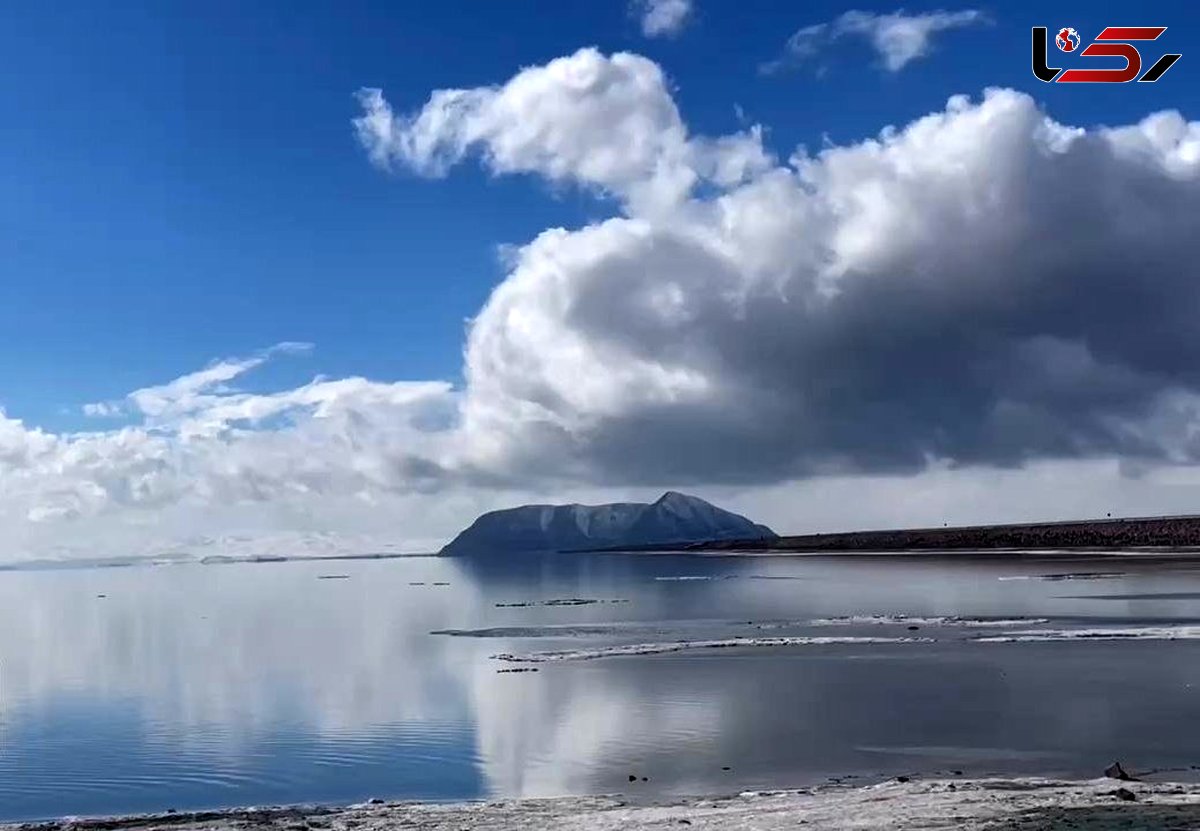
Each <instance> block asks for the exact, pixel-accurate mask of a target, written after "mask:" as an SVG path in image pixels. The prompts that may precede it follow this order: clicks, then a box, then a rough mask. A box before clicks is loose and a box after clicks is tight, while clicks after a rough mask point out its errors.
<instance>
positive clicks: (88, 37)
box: [0, 0, 1200, 429]
mask: <svg viewBox="0 0 1200 831" xmlns="http://www.w3.org/2000/svg"><path fill="white" fill-rule="evenodd" d="M855 7H856V8H861V9H865V10H876V11H891V10H893V9H894V8H895V6H894V5H892V4H873V3H859V4H856V5H855ZM247 8H248V7H247V6H246V4H243V3H231V2H212V3H207V4H202V5H201V6H197V5H196V4H171V3H167V4H155V5H154V7H153V10H152V8H151V7H146V8H134V7H133V4H126V3H119V4H118V3H64V4H54V5H53V6H48V5H46V4H34V3H19V4H13V5H10V6H9V7H8V8H7V9H6V11H5V13H4V25H3V26H0V51H2V53H3V54H4V55H5V56H6V61H5V63H6V68H7V71H6V72H5V73H4V74H3V75H2V76H0V97H2V98H3V100H4V101H5V104H6V107H5V110H6V112H7V113H8V114H9V121H8V125H7V126H6V128H5V129H4V130H3V131H0V186H2V187H3V190H4V192H5V194H6V198H5V199H4V200H3V203H2V204H0V261H2V262H3V263H4V266H3V267H4V271H5V294H4V302H3V303H2V304H0V402H2V403H3V406H4V407H5V408H6V410H7V411H8V413H9V415H10V416H14V417H20V418H23V419H25V420H26V421H27V422H29V423H33V424H39V425H45V426H47V427H49V428H53V429H75V428H79V427H81V426H82V425H83V420H82V419H81V418H80V417H79V415H78V407H79V405H81V404H82V403H84V402H88V401H95V400H103V399H110V398H114V397H119V396H121V395H123V394H124V393H126V392H128V391H129V390H132V389H134V388H137V387H141V386H146V385H149V384H152V383H157V382H161V381H165V380H167V379H169V378H173V377H175V376H177V375H181V374H183V373H184V372H187V371H190V370H192V369H195V368H198V367H200V366H203V365H204V364H206V363H207V362H208V361H210V360H212V359H214V358H218V357H222V356H226V355H240V354H247V353H250V352H252V351H254V350H256V349H259V348H262V347H265V346H269V345H270V344H272V343H276V342H279V341H285V340H291V341H307V342H312V343H313V344H315V347H316V348H315V350H314V351H313V353H312V354H311V355H310V356H308V357H299V358H289V359H287V360H281V361H275V362H273V363H272V364H271V365H270V366H268V367H265V368H263V369H262V370H260V371H259V374H258V375H256V376H254V377H251V378H248V379H247V380H246V382H245V383H246V384H247V385H249V386H251V387H253V386H254V385H255V384H256V383H261V384H267V385H269V384H272V383H292V382H299V381H302V380H304V379H306V378H308V377H311V376H312V375H315V374H317V373H324V374H328V375H331V376H334V377H340V376H345V375H352V374H361V375H366V376H368V377H371V378H381V379H389V380H390V379H397V380H398V379H435V378H436V379H447V380H451V381H454V382H456V383H458V382H459V381H460V373H461V365H462V348H463V334H464V325H463V321H464V319H465V318H468V317H470V316H472V315H474V314H475V313H476V312H477V311H478V310H479V308H480V307H481V305H482V304H483V302H484V300H485V299H486V297H487V296H488V293H489V292H490V290H491V289H492V288H493V287H494V286H495V285H496V284H497V283H498V282H499V281H500V280H501V279H502V278H503V276H504V272H503V269H502V267H501V266H500V264H499V263H498V261H497V257H496V247H497V246H498V245H500V244H503V243H522V242H525V241H528V240H529V239H531V238H532V237H533V236H534V235H536V234H537V233H538V232H539V231H540V230H541V229H543V228H546V227H549V226H554V225H566V226H567V227H571V226H572V225H576V224H580V223H582V222H584V221H586V220H587V219H589V218H594V217H597V216H603V215H605V214H606V213H607V210H606V208H605V207H604V206H603V205H600V204H597V200H596V199H595V198H593V197H590V196H588V195H586V194H583V193H581V192H579V191H578V190H572V189H570V188H565V189H564V188H559V189H555V190H554V191H552V190H551V189H550V188H548V187H547V186H546V185H545V184H544V183H542V182H540V181H538V180H536V179H532V178H530V177H515V178H503V177H494V176H489V175H488V174H487V173H485V172H482V171H481V170H479V169H478V167H477V166H475V165H472V164H468V165H463V166H461V167H459V168H457V169H456V170H454V171H453V172H452V173H451V175H450V176H448V177H447V178H446V179H444V180H439V181H432V182H431V181H428V180H425V179H422V178H420V177H417V176H414V175H411V174H405V173H400V174H399V175H395V176H387V175H383V174H381V173H380V171H378V170H376V169H374V168H373V167H371V166H370V165H369V164H366V163H365V161H364V158H363V154H362V152H361V149H360V148H359V147H358V146H357V144H356V142H355V140H354V137H353V133H352V130H351V125H350V121H351V119H352V118H353V117H354V116H355V115H356V114H357V109H358V108H357V105H356V103H355V101H354V98H353V93H354V92H355V91H356V90H357V89H358V88H360V87H362V86H377V87H381V88H382V89H383V90H384V92H385V94H386V96H387V98H388V100H389V101H390V102H391V103H392V105H393V106H394V107H396V108H397V110H399V111H411V110H415V109H417V108H419V107H420V106H421V105H422V104H423V103H424V102H425V100H426V98H427V97H428V95H429V93H430V91H431V90H433V89H437V88H444V87H473V86H479V85H486V84H491V83H499V82H502V81H503V80H504V79H506V78H508V77H509V76H511V74H512V73H513V72H514V71H516V69H517V68H519V67H522V66H528V65H536V64H542V63H545V62H546V61H548V60H550V59H552V58H554V57H557V56H560V55H564V54H569V53H571V52H573V51H574V50H575V49H576V48H578V47H580V46H584V45H595V46H598V47H599V48H600V49H601V51H603V52H612V51H618V50H628V51H633V52H637V53H640V54H643V55H646V56H647V57H649V58H651V59H653V60H654V61H656V62H657V63H658V64H660V65H661V66H662V67H663V69H664V71H665V72H666V73H667V75H668V77H669V78H670V80H671V82H673V84H674V85H675V90H674V95H675V98H676V101H677V103H678V105H679V107H680V109H681V111H682V113H683V116H684V118H685V119H686V121H687V122H688V123H689V126H690V127H691V128H692V130H693V131H695V132H700V133H707V134H714V135H716V134H723V133H728V132H732V131H734V130H736V129H738V127H739V122H738V119H737V116H736V115H735V105H736V106H738V107H740V108H741V109H742V111H743V112H744V113H745V117H746V118H747V119H749V120H750V121H753V122H758V123H762V124H763V125H766V126H767V127H768V129H769V132H768V135H767V144H768V146H769V147H771V148H772V149H774V150H776V151H777V152H779V153H781V154H783V155H786V154H787V152H788V151H789V149H790V148H792V147H793V146H794V145H796V144H800V143H804V144H807V145H808V146H809V147H819V146H820V144H821V142H822V140H823V138H824V137H826V136H828V137H829V139H831V140H832V141H833V142H835V143H844V142H850V141H855V140H858V139H861V138H864V137H867V136H870V135H873V134H875V133H876V132H877V131H878V130H879V129H880V127H882V126H883V125H885V124H903V123H905V122H907V121H909V120H911V119H913V118H915V117H917V116H919V115H922V114H924V113H927V112H930V111H933V110H937V109H940V108H941V107H942V106H943V105H944V103H945V100H946V99H947V98H948V97H949V96H950V95H952V94H955V93H962V92H965V93H970V94H978V93H979V92H980V91H981V90H982V89H983V88H984V87H986V86H994V85H999V86H1008V87H1012V88H1015V89H1019V90H1026V91H1028V92H1030V93H1031V94H1033V95H1034V96H1035V97H1036V98H1037V100H1038V101H1039V102H1042V103H1044V105H1045V106H1046V107H1047V108H1048V109H1049V110H1050V111H1051V112H1052V113H1053V115H1054V116H1055V117H1056V118H1057V119H1059V120H1060V121H1063V122H1065V123H1069V124H1080V125H1092V124H1098V123H1126V122H1130V121H1134V120H1136V119H1137V118H1140V117H1141V116H1142V115H1144V114H1145V113H1147V112H1150V111H1153V110H1156V109H1161V108H1165V107H1173V108H1179V109H1181V110H1182V111H1183V112H1184V114H1185V115H1195V111H1196V104H1197V97H1196V96H1197V92H1196V90H1197V89H1198V85H1197V84H1196V83H1195V82H1194V75H1193V72H1194V70H1193V68H1192V66H1193V61H1200V39H1198V38H1197V24H1198V23H1200V9H1198V8H1197V7H1196V6H1195V5H1194V4H1188V3H1178V4H1170V5H1169V4H1162V5H1159V6H1157V7H1156V10H1155V11H1154V13H1153V14H1150V13H1149V12H1143V11H1137V10H1136V9H1137V7H1135V6H1134V5H1131V4H1121V3H1094V2H1088V3H1073V4H1071V3H1062V4H1057V5H1056V6H1055V7H1054V8H1053V11H1046V10H1045V9H1046V7H1045V5H1044V4H1031V3H1025V4H1017V3H1011V4H1010V3H1006V4H1003V5H999V6H997V5H992V6H990V7H989V6H982V7H980V8H981V9H982V10H983V11H984V12H985V13H986V14H987V15H988V16H989V17H990V18H991V21H992V22H991V23H990V24H988V25H980V26H972V27H967V28H963V29H960V30H956V31H953V32H948V33H941V35H940V36H938V37H937V38H936V39H935V41H934V44H933V51H932V53H931V54H930V55H928V56H927V57H925V58H922V59H919V60H916V61H914V62H913V63H911V64H910V65H908V66H907V67H905V68H904V70H903V71H901V72H898V73H888V72H885V71H881V69H880V67H879V65H878V64H879V62H878V58H877V56H876V55H874V53H873V52H872V51H871V50H870V49H869V48H867V47H866V45H865V44H864V43H862V42H860V41H853V42H852V41H849V40H847V41H844V42H841V43H839V44H837V45H836V46H835V48H832V49H831V50H830V51H829V53H828V55H827V56H826V57H825V58H824V59H823V64H824V65H827V66H828V71H826V72H825V73H824V74H822V75H820V76H819V77H818V75H817V73H816V72H814V71H813V69H814V67H813V66H811V65H810V66H804V67H799V68H796V69H795V70H794V71H789V72H786V73H779V74H775V75H771V76H765V77H764V76H763V75H761V74H760V73H759V72H758V66H759V65H760V64H761V63H762V62H764V61H768V60H771V59H772V58H774V57H777V56H778V55H779V54H780V52H781V50H782V48H783V45H784V42H785V41H786V40H787V38H788V36H789V35H790V34H791V33H792V32H794V31H795V30H797V29H798V28H800V27H802V26H806V25H810V24H813V23H820V22H823V21H828V20H831V19H833V18H835V17H837V16H838V15H839V14H841V13H842V12H843V11H845V10H846V9H847V6H845V5H844V4H835V3H818V2H813V3H803V4H785V3H774V2H753V0H750V1H748V2H738V3H727V2H703V0H699V2H698V3H697V6H696V8H695V10H694V13H693V17H692V19H691V20H690V21H689V23H688V25H687V26H686V27H685V28H684V29H683V30H682V31H681V32H680V33H679V34H678V35H677V36H675V37H673V38H659V39H648V38H646V37H644V36H643V35H642V33H641V31H640V29H639V25H638V21H637V19H636V17H635V16H634V15H632V14H630V12H629V9H628V8H627V7H626V6H625V5H624V4H622V3H620V2H604V3H597V2H586V3H583V2H577V3H558V2H553V3H552V2H537V3H535V2H529V3H513V4H505V3H474V2H442V3H435V4H407V3H391V2H388V3H383V2H379V3H370V2H349V3H339V4H333V3H312V2H289V3H259V4H255V8H254V10H253V11H247ZM904 8H905V9H906V10H907V11H908V12H909V13H911V14H916V13H920V12H925V11H931V10H935V9H940V8H948V9H949V8H951V7H948V6H944V5H942V4H927V3H908V4H905V6H904ZM1148 15H1149V17H1148ZM1150 17H1153V18H1154V19H1153V20H1151V19H1149V18H1150ZM1134 18H1136V20H1135V19H1134ZM1143 18H1145V19H1143ZM1131 22H1132V23H1135V24H1164V25H1169V26H1171V27H1172V28H1171V29H1170V30H1169V32H1168V35H1167V36H1166V38H1165V39H1164V41H1163V44H1162V45H1163V47H1164V48H1166V47H1169V48H1170V49H1171V50H1173V51H1178V52H1182V53H1183V54H1184V58H1183V60H1182V61H1180V63H1179V64H1178V65H1177V66H1176V67H1175V68H1174V69H1173V70H1172V71H1171V72H1170V73H1169V74H1168V75H1167V76H1165V77H1164V78H1163V80H1162V81H1161V82H1159V83H1158V84H1155V85H1153V86H1147V85H1128V86H1123V85H1122V86H1114V87H1113V88H1105V87H1092V86H1088V87H1079V86H1073V87H1068V88H1064V87H1063V86H1047V85H1043V84H1040V83H1038V82H1037V81H1035V80H1034V79H1033V78H1032V77H1031V75H1030V73H1029V70H1028V62H1029V58H1028V45H1027V44H1028V31H1029V26H1030V25H1032V24H1043V25H1048V26H1052V27H1053V26H1058V25H1072V26H1074V27H1076V28H1077V29H1079V31H1080V32H1081V33H1084V34H1085V36H1086V34H1087V33H1088V32H1094V31H1097V30H1098V29H1099V28H1101V27H1102V26H1104V25H1109V24H1122V23H1124V24H1128V23H1131ZM1150 48H1153V47H1147V49H1148V50H1149V49H1150ZM1193 55H1194V57H1193ZM64 408H69V410H68V411H64Z"/></svg>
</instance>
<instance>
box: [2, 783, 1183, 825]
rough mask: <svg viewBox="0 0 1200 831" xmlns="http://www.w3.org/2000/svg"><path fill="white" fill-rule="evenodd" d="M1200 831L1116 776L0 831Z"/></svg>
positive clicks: (177, 818)
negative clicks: (796, 830)
mask: <svg viewBox="0 0 1200 831" xmlns="http://www.w3.org/2000/svg"><path fill="white" fill-rule="evenodd" d="M799 826H803V827H804V828H812V829H859V831H875V830H876V829H880V831H882V829H896V830H897V831H917V830H918V829H945V828H958V829H968V831H969V829H988V830H989V831H1018V830H1019V829H1030V830H1031V831H1032V829H1039V830H1041V829H1068V828H1088V829H1097V830H1098V831H1104V829H1116V828H1138V829H1148V831H1158V830H1159V829H1161V831H1167V829H1194V828H1200V785H1197V784H1180V783H1143V782H1118V781H1115V780H1112V779H1095V780H1089V781H1056V780H1048V779H1035V778H1021V779H975V780H962V779H954V780H945V779H939V780H920V781H908V782H899V781H889V782H885V783H881V784H876V785H869V786H862V787H846V786H840V785H838V786H822V787H819V788H812V789H807V790H793V791H769V792H748V793H742V794H738V795H735V796H728V797H705V798H688V799H677V800H671V801H666V802H656V803H650V804H645V803H636V802H632V801H630V800H628V799H626V798H624V797H622V796H598V797H563V798H558V799H529V800H511V801H505V802H490V803H484V802H471V803H453V804H430V803H426V804H417V803H384V802H373V803H367V804H362V805H356V806H351V807H347V808H328V807H293V808H247V809H234V810H228V811H212V812H202V813H168V814H156V815H143V816H134V817H126V818H108V819H89V820H78V819H64V820H61V821H57V822H49V823H41V824H24V825H8V826H0V829H4V830H5V831H60V829H61V831H67V829H70V831H122V830H123V829H130V831H133V829H136V831H168V829H169V831H191V830H192V829H205V830H206V831H248V829H280V830H281V831H308V830H309V829H312V830H313V831H351V829H353V830H354V831H391V829H409V831H463V829H487V830H489V831H509V829H540V828H554V829H556V831H570V829H579V831H609V829H612V831H617V830H618V829H621V831H641V829H667V828H671V829H680V828H692V829H739V831H782V829H793V828H796V827H799Z"/></svg>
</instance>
